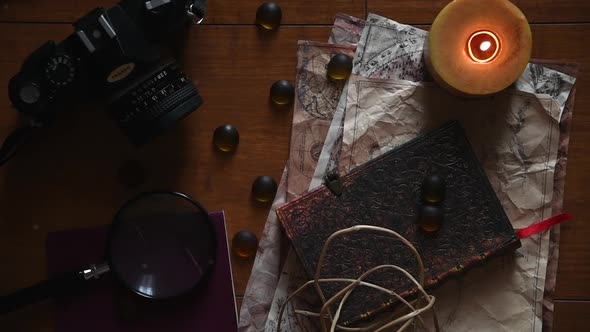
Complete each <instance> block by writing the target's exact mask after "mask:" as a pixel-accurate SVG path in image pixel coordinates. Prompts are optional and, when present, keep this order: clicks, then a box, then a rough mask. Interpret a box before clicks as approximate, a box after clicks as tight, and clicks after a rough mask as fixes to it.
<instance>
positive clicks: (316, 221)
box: [277, 122, 520, 325]
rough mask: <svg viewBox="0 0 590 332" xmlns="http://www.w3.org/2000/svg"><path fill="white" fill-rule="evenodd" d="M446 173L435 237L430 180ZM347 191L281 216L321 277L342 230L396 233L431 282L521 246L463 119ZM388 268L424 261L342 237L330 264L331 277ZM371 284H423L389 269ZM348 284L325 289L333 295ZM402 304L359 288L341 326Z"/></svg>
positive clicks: (396, 244) (362, 175)
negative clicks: (427, 210)
mask: <svg viewBox="0 0 590 332" xmlns="http://www.w3.org/2000/svg"><path fill="white" fill-rule="evenodd" d="M432 174H438V175H439V176H441V177H443V179H444V181H445V182H446V191H445V198H444V200H443V202H442V203H441V204H442V211H443V222H442V224H441V226H440V229H439V230H438V231H436V232H434V233H426V232H424V231H423V230H422V229H421V228H420V227H419V226H418V224H417V219H418V216H419V209H420V207H421V206H422V204H423V202H422V198H421V188H422V183H423V180H424V179H425V177H427V176H429V175H432ZM340 182H341V184H342V189H343V190H342V193H341V195H339V196H337V195H335V194H334V193H333V192H332V191H331V190H330V189H329V188H327V187H326V186H325V185H323V186H320V187H319V188H317V189H316V190H314V191H311V192H309V193H307V194H305V195H303V196H300V197H299V198H297V199H295V200H294V201H291V202H290V203H287V204H285V205H283V206H281V207H280V208H279V209H278V210H277V214H278V217H279V220H280V221H281V223H282V224H283V226H284V228H285V230H286V233H287V235H288V237H289V238H290V240H291V242H292V244H293V247H294V248H295V251H296V252H297V255H298V257H299V259H300V260H301V261H302V263H303V266H304V268H305V270H306V272H307V274H308V276H309V277H310V279H312V276H313V275H314V273H315V271H316V267H317V264H318V260H319V256H320V252H321V250H322V247H323V245H324V243H325V241H326V239H327V238H328V237H329V236H330V235H331V234H332V233H334V232H336V231H338V230H340V229H344V228H347V227H351V226H354V225H360V224H366V225H375V226H380V227H385V228H389V229H392V230H394V231H396V232H398V233H399V234H401V235H402V236H403V237H405V238H406V239H408V240H409V241H410V242H412V243H413V244H414V246H416V248H417V249H418V251H419V252H420V255H421V256H422V259H423V261H424V265H425V276H426V279H425V285H426V286H427V287H433V286H436V285H438V284H440V283H441V282H443V281H444V280H445V279H446V278H448V277H450V276H452V275H455V274H458V273H461V272H463V270H465V269H467V268H469V267H471V266H473V265H475V264H478V263H481V262H482V261H484V260H486V259H487V258H489V257H491V256H493V255H495V254H498V253H500V252H504V251H508V250H514V249H516V248H518V247H520V241H519V239H518V237H517V236H516V233H515V231H514V229H513V228H512V225H511V224H510V221H509V220H508V217H507V216H506V214H505V212H504V210H503V209H502V206H501V205H500V202H499V201H498V199H497V197H496V195H495V193H494V191H493V189H492V187H491V185H490V183H489V181H488V179H487V177H486V175H485V173H484V171H483V169H482V168H481V166H480V164H479V161H478V160H477V158H476V156H475V154H474V153H473V151H472V149H471V146H470V144H469V142H468V140H467V138H466V136H465V134H464V131H463V129H462V128H461V126H460V125H459V124H458V123H457V122H451V123H448V124H446V125H445V126H443V127H441V128H439V129H437V130H435V131H433V132H430V133H428V134H426V135H424V136H421V137H418V138H416V139H414V140H412V141H410V142H408V143H406V144H404V145H402V146H400V147H398V148H397V149H394V150H392V151H390V152H388V153H386V154H384V155H382V156H380V157H378V158H376V159H373V160H372V161H370V162H368V163H366V164H364V165H362V166H360V167H358V168H356V169H354V170H353V171H351V172H350V173H349V174H347V175H345V176H343V177H342V178H341V179H340ZM382 264H396V265H399V266H401V267H402V268H404V269H406V270H408V271H409V272H410V273H412V274H413V275H416V273H417V266H416V261H415V259H414V257H413V256H412V254H411V253H410V251H409V250H408V249H407V247H405V246H404V245H403V244H402V243H401V242H400V241H399V240H397V239H393V238H388V237H384V236H382V235H379V236H378V235H376V234H370V233H353V234H351V235H346V236H344V237H341V238H338V239H337V240H336V241H335V243H333V245H332V246H331V248H330V249H329V251H328V255H327V259H326V260H325V262H324V264H323V266H322V267H321V271H322V272H321V277H322V278H328V277H332V278H337V277H339V278H353V279H356V278H358V277H359V276H360V275H361V274H362V273H363V272H365V271H367V270H369V269H370V268H372V267H375V266H377V265H382ZM368 281H370V282H373V283H376V284H379V285H381V286H383V287H385V288H388V289H392V290H394V291H396V292H398V293H399V294H403V295H402V296H411V295H413V294H414V293H415V288H414V287H413V284H411V283H410V281H409V280H408V279H407V278H405V277H402V275H401V273H400V272H396V271H390V270H387V271H385V270H384V271H383V272H379V273H378V274H376V275H374V276H372V277H370V278H369V279H368ZM343 286H344V285H343V284H323V286H322V291H323V292H324V293H325V295H326V298H329V297H331V296H332V295H334V294H336V292H338V290H340V289H341V288H342V287H343ZM393 303H394V302H393V298H391V297H389V296H387V295H386V294H384V293H381V292H378V291H375V290H372V289H370V288H358V289H357V290H355V291H354V293H353V294H352V295H351V298H350V299H349V300H348V301H347V303H346V305H345V307H344V308H343V311H342V314H341V317H342V318H341V320H340V322H341V323H343V324H344V325H349V324H352V323H354V322H356V321H358V320H361V319H363V318H367V317H371V316H373V315H374V314H376V313H378V312H380V311H382V310H384V309H386V308H388V307H390V306H391V305H392V304H393Z"/></svg>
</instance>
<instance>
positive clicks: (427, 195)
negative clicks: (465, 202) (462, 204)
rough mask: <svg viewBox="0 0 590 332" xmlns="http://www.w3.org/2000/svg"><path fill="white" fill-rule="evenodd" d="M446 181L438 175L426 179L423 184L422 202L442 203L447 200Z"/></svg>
mask: <svg viewBox="0 0 590 332" xmlns="http://www.w3.org/2000/svg"><path fill="white" fill-rule="evenodd" d="M446 187H447V186H446V184H445V180H444V179H443V178H442V177H441V176H440V175H438V174H432V175H429V176H427V177H426V178H424V181H423V182H422V200H423V201H424V202H427V203H440V202H442V201H443V200H444V199H445V191H446Z"/></svg>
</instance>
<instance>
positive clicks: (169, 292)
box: [0, 192, 216, 314]
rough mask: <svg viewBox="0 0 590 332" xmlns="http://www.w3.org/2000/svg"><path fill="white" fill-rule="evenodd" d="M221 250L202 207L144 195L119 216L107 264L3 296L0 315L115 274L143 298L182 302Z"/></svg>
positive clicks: (182, 198) (175, 196) (169, 195)
mask: <svg viewBox="0 0 590 332" xmlns="http://www.w3.org/2000/svg"><path fill="white" fill-rule="evenodd" d="M215 248H216V236H215V230H214V228H213V224H212V221H211V220H210V219H209V214H208V213H207V211H206V210H205V209H204V208H203V207H202V206H201V205H200V204H199V203H197V202H196V201H194V200H192V199H191V198H189V197H188V196H186V195H184V194H181V193H177V192H150V193H145V194H141V195H139V196H137V197H135V198H133V199H131V200H130V201H128V202H127V203H125V205H123V207H122V208H121V209H120V210H119V212H117V214H116V216H115V218H114V221H113V223H112V225H111V227H110V229H109V232H108V235H107V243H106V261H105V262H102V263H98V264H93V265H90V266H84V267H80V268H79V269H76V270H74V271H72V272H69V273H66V274H63V275H61V276H56V277H53V278H50V279H48V280H46V281H42V282H40V283H38V284H36V285H34V286H31V287H28V288H24V289H20V290H18V291H16V292H14V293H12V294H9V295H4V296H1V297H0V314H2V313H7V312H10V311H13V310H17V309H19V308H22V307H25V306H27V305H30V304H33V303H35V302H38V301H41V300H44V299H47V298H55V297H59V296H63V295H65V294H71V293H75V292H79V291H81V290H83V289H84V288H86V287H88V286H90V284H92V282H91V281H92V280H94V279H98V278H100V276H101V275H103V274H105V273H109V272H110V273H111V274H112V275H113V277H114V279H115V280H117V281H118V282H120V283H121V284H122V285H123V286H124V287H125V288H127V289H129V290H130V291H131V292H133V293H135V294H137V295H139V296H140V297H143V298H149V299H155V300H168V299H174V298H177V297H181V296H182V295H186V294H188V293H190V292H191V291H192V290H194V289H196V288H197V286H198V285H199V284H200V283H201V282H203V281H204V280H205V279H206V277H207V275H208V274H209V272H210V271H211V270H212V268H213V266H214V264H215V254H216V252H215ZM71 250H76V248H71Z"/></svg>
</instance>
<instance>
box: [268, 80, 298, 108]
mask: <svg viewBox="0 0 590 332" xmlns="http://www.w3.org/2000/svg"><path fill="white" fill-rule="evenodd" d="M293 98H295V88H294V87H293V85H292V84H291V83H289V81H285V80H280V81H276V82H274V83H273V85H272V86H271V87H270V100H272V101H273V103H275V104H277V105H286V104H290V103H292V102H293Z"/></svg>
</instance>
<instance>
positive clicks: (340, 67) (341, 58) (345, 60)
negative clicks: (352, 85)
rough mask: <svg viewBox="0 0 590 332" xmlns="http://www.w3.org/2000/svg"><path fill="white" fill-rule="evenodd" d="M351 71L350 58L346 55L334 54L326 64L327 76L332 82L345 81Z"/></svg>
mask: <svg viewBox="0 0 590 332" xmlns="http://www.w3.org/2000/svg"><path fill="white" fill-rule="evenodd" d="M351 71H352V58H351V57H349V56H348V55H346V54H336V55H334V56H333V57H332V59H330V62H329V63H328V76H329V77H330V78H331V79H334V80H338V81H339V80H345V79H347V78H348V77H349V76H350V72H351Z"/></svg>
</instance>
